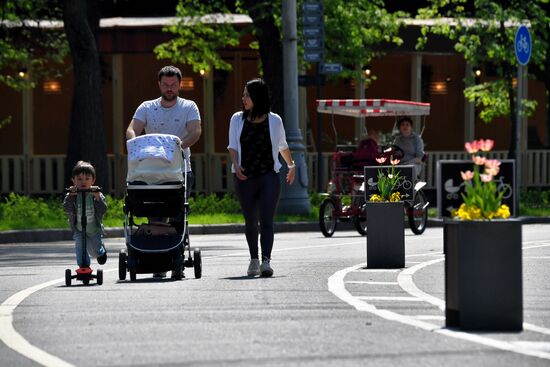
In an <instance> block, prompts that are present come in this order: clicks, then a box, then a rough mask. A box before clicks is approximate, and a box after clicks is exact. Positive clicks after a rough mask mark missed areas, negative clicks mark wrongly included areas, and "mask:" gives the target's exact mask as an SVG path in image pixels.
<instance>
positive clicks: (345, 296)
mask: <svg viewBox="0 0 550 367" xmlns="http://www.w3.org/2000/svg"><path fill="white" fill-rule="evenodd" d="M364 266H365V263H362V264H358V265H355V266H352V267H349V268H345V269H342V270H339V271H337V272H336V273H334V274H333V275H331V276H330V278H329V279H328V290H329V291H330V292H332V293H333V294H334V295H335V296H336V297H338V298H340V299H341V300H342V301H344V302H346V303H348V304H349V305H350V306H353V307H354V308H355V309H356V310H358V311H362V312H369V313H371V314H373V315H376V316H379V317H381V318H384V319H386V320H390V321H397V322H400V323H402V324H405V325H410V326H414V327H417V328H420V329H423V330H427V331H431V332H434V333H437V334H442V335H446V336H450V337H452V338H456V339H462V340H466V341H470V342H474V343H478V344H482V345H486V346H489V347H493V348H497V349H501V350H505V351H509V352H514V353H519V354H524V355H528V356H532V357H538V358H543V359H550V353H547V352H544V351H538V350H532V349H529V348H526V347H525V346H522V345H518V344H513V343H510V342H505V341H500V340H496V339H492V338H488V337H485V336H482V335H477V334H470V333H466V332H462V331H455V330H450V329H444V328H441V327H440V326H438V325H435V324H431V323H429V322H425V321H422V320H417V319H414V318H413V317H411V316H405V315H401V314H398V313H396V312H393V311H390V310H384V309H378V308H377V307H376V306H374V305H372V304H370V303H367V302H364V301H363V300H361V299H359V298H358V297H354V296H353V295H351V294H350V293H349V292H348V291H347V290H346V287H345V283H344V278H345V276H346V275H347V274H348V273H350V272H353V271H356V270H357V269H360V268H361V267H364Z"/></svg>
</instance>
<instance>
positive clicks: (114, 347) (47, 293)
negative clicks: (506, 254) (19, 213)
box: [0, 225, 550, 367]
mask: <svg viewBox="0 0 550 367" xmlns="http://www.w3.org/2000/svg"><path fill="white" fill-rule="evenodd" d="M442 234H443V230H442V228H428V229H427V230H426V232H425V233H424V234H423V235H421V236H415V235H413V234H412V233H411V232H410V231H409V230H407V231H406V239H405V241H406V254H407V264H406V268H405V269H401V270H390V271H378V270H368V269H364V267H365V261H366V259H365V256H366V250H365V242H366V241H365V238H364V237H360V236H358V235H357V234H356V233H355V232H351V231H342V232H336V234H335V235H334V237H332V238H324V237H323V236H322V235H321V234H320V233H315V232H307V233H306V232H304V233H302V232H298V233H296V232H292V233H278V234H276V236H275V248H274V252H273V256H272V257H273V260H272V264H273V267H274V270H275V274H274V276H273V277H272V278H257V277H248V276H246V268H247V265H248V251H247V249H246V244H245V240H244V235H243V234H220V235H192V236H191V245H192V247H200V248H201V249H202V255H203V277H202V278H201V279H194V278H193V271H192V269H187V271H186V276H187V278H185V279H184V280H181V281H172V280H171V279H163V280H156V279H152V278H151V277H149V276H146V275H138V280H137V281H136V282H132V283H131V282H129V281H118V274H117V261H116V254H117V253H118V250H119V249H121V248H123V247H124V242H123V239H122V238H113V239H107V241H106V242H107V246H108V250H109V255H110V257H109V260H108V262H107V264H105V265H104V266H103V267H102V268H103V270H104V272H105V273H104V278H105V279H104V284H103V285H102V286H97V285H90V286H82V285H77V286H72V287H66V286H65V285H64V278H63V276H64V270H65V268H67V267H71V266H72V265H73V264H74V259H73V257H74V255H73V244H72V243H71V242H49V243H19V244H2V245H0V302H1V305H0V339H1V340H2V341H3V343H2V342H0V361H1V362H0V365H2V366H37V365H45V366H70V365H74V366H85V365H87V366H252V365H259V364H261V365H269V366H276V365H280V366H438V367H439V366H442V365H445V366H457V367H458V366H460V367H462V366H464V365H471V366H514V367H516V366H549V365H550V266H548V265H549V263H550V225H524V226H523V247H524V251H523V267H524V271H523V275H524V321H525V330H524V331H523V332H521V333H464V332H459V331H457V330H450V329H446V328H445V327H444V311H443V308H444V304H443V301H442V300H443V299H444V283H443V282H444V273H443V254H442V247H443V240H442Z"/></svg>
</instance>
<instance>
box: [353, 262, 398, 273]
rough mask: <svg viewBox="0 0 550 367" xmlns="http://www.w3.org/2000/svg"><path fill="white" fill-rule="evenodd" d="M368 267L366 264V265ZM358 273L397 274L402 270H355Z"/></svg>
mask: <svg viewBox="0 0 550 367" xmlns="http://www.w3.org/2000/svg"><path fill="white" fill-rule="evenodd" d="M365 265H366V264H365ZM353 271H355V272H358V273H397V272H398V271H401V269H368V268H367V269H364V268H361V269H356V270H353Z"/></svg>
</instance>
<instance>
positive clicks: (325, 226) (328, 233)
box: [319, 198, 337, 237]
mask: <svg viewBox="0 0 550 367" xmlns="http://www.w3.org/2000/svg"><path fill="white" fill-rule="evenodd" d="M336 222H337V218H336V203H335V202H334V199H332V198H328V199H325V200H324V201H323V202H322V203H321V207H320V208H319V226H320V227H321V232H322V233H323V235H324V236H325V237H332V235H333V234H334V231H336Z"/></svg>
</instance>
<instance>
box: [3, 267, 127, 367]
mask: <svg viewBox="0 0 550 367" xmlns="http://www.w3.org/2000/svg"><path fill="white" fill-rule="evenodd" d="M116 270H118V268H115V269H109V270H105V269H104V270H103V273H107V272H111V271H116ZM64 281H65V278H59V279H54V280H50V281H49V282H45V283H41V284H38V285H35V286H33V287H30V288H27V289H23V290H22V291H19V292H17V293H15V294H14V295H13V296H11V297H9V298H8V299H7V300H5V301H4V302H2V304H0V340H1V341H2V342H4V344H6V346H8V348H10V349H12V350H14V351H16V352H17V353H19V354H21V355H22V356H24V357H26V358H28V359H31V360H33V361H34V362H36V363H38V364H40V365H42V366H46V367H75V366H74V365H73V364H70V363H69V362H66V361H64V360H62V359H61V358H59V357H56V356H54V355H53V354H50V353H48V352H46V351H44V350H42V349H40V348H38V347H35V346H34V345H32V344H31V343H29V341H28V340H27V339H25V338H24V337H23V336H22V335H21V334H19V333H18V332H17V331H16V330H15V328H14V327H13V312H14V311H15V308H16V307H17V306H19V305H20V304H21V302H23V301H24V300H25V299H26V298H27V297H29V296H30V295H32V294H33V293H35V292H38V291H39V290H42V289H44V288H47V287H50V286H52V285H54V284H57V283H63V282H64Z"/></svg>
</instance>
